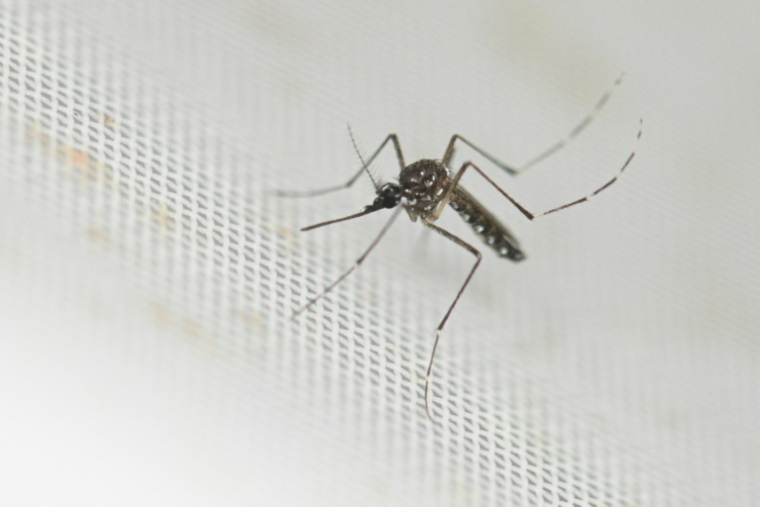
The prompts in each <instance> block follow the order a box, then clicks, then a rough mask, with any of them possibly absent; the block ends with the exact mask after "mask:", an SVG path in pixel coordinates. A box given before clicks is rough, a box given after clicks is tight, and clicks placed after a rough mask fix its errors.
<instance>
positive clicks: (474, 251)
mask: <svg viewBox="0 0 760 507" xmlns="http://www.w3.org/2000/svg"><path fill="white" fill-rule="evenodd" d="M422 223H423V224H424V225H425V226H426V227H429V228H430V229H432V230H434V231H435V232H437V233H438V234H440V235H441V236H443V237H444V238H447V239H449V240H451V241H453V242H454V243H456V244H457V245H459V246H461V247H462V248H465V249H466V250H467V251H469V252H470V253H471V254H473V255H474V256H475V257H476V258H477V260H476V261H475V264H474V265H473V266H472V269H471V270H470V274H468V275H467V279H466V280H465V281H464V283H463V284H462V286H461V287H460V288H459V292H457V296H456V297H455V298H454V301H453V302H452V303H451V306H449V309H448V310H447V311H446V315H444V316H443V319H442V320H441V323H440V324H438V329H437V330H436V332H435V343H433V351H432V352H431V354H430V363H429V364H428V368H427V373H426V374H425V413H427V416H428V419H430V421H431V422H432V423H435V420H434V419H433V415H432V414H431V412H430V401H429V392H430V374H431V373H432V371H433V360H434V359H435V351H436V349H437V348H438V342H439V341H440V339H441V333H442V332H443V326H445V325H446V321H447V320H449V316H450V315H451V312H452V310H454V307H455V306H456V304H457V301H459V298H460V296H461V295H462V293H463V292H464V289H465V287H467V284H468V283H470V279H471V278H472V275H473V274H474V273H475V270H476V269H477V268H478V265H480V260H481V259H482V258H483V255H482V254H481V253H480V252H479V251H478V250H477V249H476V248H475V247H474V246H472V245H470V244H469V243H467V242H465V241H463V240H462V239H460V238H459V237H457V236H454V235H453V234H451V233H450V232H449V231H447V230H446V229H442V228H441V227H438V226H437V225H435V224H433V223H430V222H429V221H428V220H425V219H423V221H422Z"/></svg>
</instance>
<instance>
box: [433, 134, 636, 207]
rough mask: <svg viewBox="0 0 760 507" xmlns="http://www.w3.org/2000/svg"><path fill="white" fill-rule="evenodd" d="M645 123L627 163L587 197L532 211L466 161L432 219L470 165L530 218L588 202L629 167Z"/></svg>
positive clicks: (445, 202)
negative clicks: (541, 210)
mask: <svg viewBox="0 0 760 507" xmlns="http://www.w3.org/2000/svg"><path fill="white" fill-rule="evenodd" d="M643 125H644V123H643V121H642V120H639V132H638V134H637V135H636V145H635V146H634V148H633V151H632V152H631V154H630V155H628V158H627V159H626V160H625V163H623V166H622V167H621V168H620V169H619V170H618V172H617V174H616V175H615V176H614V177H613V178H612V179H610V180H609V181H608V182H607V183H605V184H604V185H602V186H601V187H599V188H597V189H596V190H594V191H593V192H591V193H590V194H588V195H587V196H585V197H581V198H580V199H577V200H575V201H572V202H569V203H567V204H563V205H562V206H557V207H556V208H552V209H550V210H548V211H543V212H541V213H531V212H530V211H528V210H527V209H526V208H525V207H524V206H523V205H522V204H520V203H519V202H517V201H516V200H515V199H514V198H512V197H511V196H510V195H509V194H507V193H506V192H505V191H504V190H503V189H502V188H501V187H500V186H499V185H497V184H496V182H494V181H493V180H492V179H491V178H489V177H488V175H487V174H486V173H484V172H483V171H482V170H481V169H480V168H479V167H478V166H476V165H475V164H473V163H472V162H465V163H464V165H462V168H461V169H459V171H458V172H457V174H456V176H454V179H452V180H451V183H450V184H449V188H448V190H446V193H444V194H443V197H442V198H441V203H440V205H439V207H438V209H437V210H436V211H435V213H433V214H432V216H431V218H430V220H435V219H437V218H438V216H439V215H440V214H441V213H442V212H443V209H444V206H445V205H446V204H447V203H448V201H449V196H450V195H451V192H452V191H453V190H454V187H456V186H457V184H458V183H459V180H460V179H461V178H462V176H463V175H464V172H465V171H466V170H467V169H468V168H470V167H472V168H473V169H475V170H476V171H477V172H478V173H479V174H480V175H481V176H482V177H483V178H485V179H486V181H488V183H490V184H491V185H493V186H494V188H496V190H498V191H499V192H500V193H501V195H503V196H504V197H506V198H507V199H508V200H509V202H511V203H512V204H513V205H514V206H515V207H516V208H517V209H519V210H520V212H521V213H522V214H523V215H525V216H526V217H527V218H528V219H529V220H534V219H536V218H538V217H542V216H544V215H548V214H550V213H554V212H557V211H561V210H563V209H565V208H569V207H570V206H575V205H576V204H580V203H582V202H586V201H588V200H589V199H591V198H592V197H594V196H596V195H598V194H600V193H601V192H602V190H605V189H606V188H608V187H610V186H611V185H612V184H613V183H615V182H616V181H617V180H618V178H619V177H620V175H621V174H623V171H625V169H626V167H628V164H630V163H631V160H633V157H634V156H635V155H636V149H637V148H638V145H639V139H641V132H642V128H643Z"/></svg>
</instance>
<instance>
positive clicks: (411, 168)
mask: <svg viewBox="0 0 760 507" xmlns="http://www.w3.org/2000/svg"><path fill="white" fill-rule="evenodd" d="M448 183H449V172H448V170H446V166H445V165H443V164H442V163H441V162H440V161H438V160H433V159H422V160H418V161H417V162H414V163H413V164H409V165H408V166H406V167H405V168H404V170H403V171H401V175H400V176H399V184H400V185H401V194H402V196H403V197H404V198H405V199H406V205H407V209H409V211H410V213H411V214H412V215H413V216H415V217H417V216H420V217H422V218H425V217H427V215H428V214H430V213H432V212H433V210H434V209H435V207H436V205H437V204H438V203H439V202H440V201H441V199H442V197H443V194H444V192H445V191H446V188H447V186H448Z"/></svg>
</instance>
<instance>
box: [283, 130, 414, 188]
mask: <svg viewBox="0 0 760 507" xmlns="http://www.w3.org/2000/svg"><path fill="white" fill-rule="evenodd" d="M349 132H350V130H349ZM351 141H352V142H353V136H352V138H351ZM388 141H392V142H393V147H394V148H395V149H396V157H397V158H398V163H399V165H400V166H401V169H402V170H403V169H404V167H406V166H405V165H404V155H403V154H402V153H401V145H400V144H399V142H398V137H397V136H396V134H388V137H386V138H385V140H384V141H383V142H382V144H381V145H380V147H379V148H377V149H376V150H375V152H374V153H373V154H372V156H371V157H369V159H368V160H367V162H366V163H364V161H362V167H360V168H359V170H358V171H357V172H356V174H354V175H353V176H351V179H349V180H348V181H347V182H346V183H344V184H342V185H335V186H333V187H327V188H321V189H318V190H307V191H303V192H299V191H289V190H277V191H275V195H277V196H279V197H316V196H318V195H324V194H329V193H330V192H335V191H336V190H343V189H344V188H349V187H351V185H353V184H354V182H356V180H358V179H359V176H361V175H362V172H364V171H367V172H369V169H368V167H369V165H370V164H371V163H372V162H373V161H374V160H375V158H377V156H378V155H380V152H381V151H383V148H385V145H386V144H388ZM354 147H356V145H354ZM357 153H358V150H357ZM359 158H361V155H359ZM373 183H374V182H373Z"/></svg>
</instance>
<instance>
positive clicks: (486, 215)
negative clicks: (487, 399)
mask: <svg viewBox="0 0 760 507" xmlns="http://www.w3.org/2000/svg"><path fill="white" fill-rule="evenodd" d="M623 76H624V75H622V74H621V75H620V77H618V78H617V80H616V81H615V82H614V84H613V85H612V86H611V87H610V88H609V89H608V90H607V91H606V92H605V93H604V95H603V96H602V97H601V98H600V99H599V101H598V102H597V103H596V105H595V106H594V108H593V109H592V110H591V111H590V112H589V113H588V114H587V115H586V116H585V117H584V118H583V120H582V121H581V122H580V123H579V124H578V125H577V126H575V128H573V129H572V130H571V131H570V133H569V134H568V135H567V136H565V138H564V139H562V140H560V141H558V142H557V143H555V144H554V145H552V146H551V147H549V148H548V149H546V150H544V151H543V152H541V153H540V154H539V155H538V156H536V157H534V158H533V159H531V160H530V161H529V162H527V163H526V164H525V165H523V166H522V167H520V168H516V167H513V166H510V165H507V164H505V163H504V162H502V161H501V160H499V159H497V158H496V157H494V156H493V155H491V154H490V153H488V152H486V151H485V150H483V149H482V148H480V147H478V146H477V145H475V144H474V143H471V142H470V141H468V140H467V139H465V138H464V137H462V136H461V135H460V134H454V135H453V136H452V137H451V140H450V141H449V144H448V146H447V148H446V151H445V152H444V154H443V158H442V159H441V160H436V159H421V160H418V161H416V162H414V163H412V164H409V165H406V163H405V162H404V155H403V153H402V151H401V145H400V143H399V140H398V137H397V136H396V134H388V136H387V137H386V138H385V140H384V141H383V142H382V143H381V144H380V146H379V147H378V148H377V149H376V150H375V152H374V153H373V154H372V156H370V158H369V159H368V160H367V161H365V160H364V158H363V157H362V155H361V153H360V151H359V149H358V148H357V146H356V142H355V140H354V136H353V133H352V132H351V128H350V127H349V129H348V130H349V135H350V137H351V143H352V144H353V146H354V150H355V151H356V153H357V154H358V155H359V159H360V160H361V163H362V166H361V168H360V169H359V171H358V172H357V173H356V174H354V175H353V176H352V177H351V179H349V180H348V181H347V182H346V183H344V184H342V185H338V186H333V187H329V188H323V189H320V190H313V191H307V192H283V191H280V192H277V194H278V195H280V196H283V197H314V196H318V195H324V194H327V193H330V192H334V191H337V190H342V189H345V188H349V187H351V185H353V184H354V182H356V180H358V179H359V177H360V176H361V175H362V174H363V173H366V174H367V175H368V176H369V178H370V180H371V181H372V184H373V185H374V186H375V194H376V195H375V199H374V200H373V201H372V204H369V205H367V206H365V207H364V208H362V210H361V211H359V212H358V213H354V214H353V215H348V216H345V217H342V218H337V219H334V220H328V221H326V222H320V223H318V224H314V225H310V226H308V227H304V228H302V229H301V231H303V232H306V231H311V230H314V229H318V228H320V227H324V226H326V225H331V224H336V223H339V222H345V221H348V220H353V219H355V218H359V217H362V216H364V215H369V214H370V213H374V212H376V211H380V210H384V209H393V210H394V212H393V213H392V214H391V216H390V218H389V219H388V221H387V222H386V223H385V225H384V226H383V228H382V229H381V230H380V233H379V234H378V235H377V236H376V237H375V239H374V240H373V241H372V243H371V244H370V245H369V247H368V248H367V249H366V250H365V251H364V253H363V254H362V255H361V256H360V257H359V258H358V259H356V261H355V262H354V264H353V265H352V266H351V267H350V268H349V269H347V270H346V271H345V272H344V273H343V274H342V275H340V276H339V277H338V279H337V280H335V281H334V282H333V283H332V284H330V285H329V286H327V287H326V288H325V289H324V290H323V291H322V292H320V293H319V294H317V295H316V296H315V297H313V298H312V299H310V300H309V301H308V302H307V303H306V304H305V305H303V306H302V307H300V308H299V309H298V310H296V311H295V312H294V313H293V318H296V317H297V316H298V315H300V314H301V313H303V312H304V311H305V310H307V309H308V308H310V307H311V306H313V305H314V304H315V303H317V302H318V301H319V300H320V299H322V298H323V297H324V296H325V295H327V294H328V293H329V292H330V291H331V290H332V289H334V288H335V287H336V286H337V285H338V284H340V283H341V282H342V281H343V280H345V279H346V277H348V275H350V274H351V273H352V272H354V271H355V270H356V269H357V268H358V267H359V266H361V264H362V263H363V262H364V260H365V259H366V258H367V256H368V255H369V254H370V252H371V251H372V250H373V249H374V248H375V246H377V244H378V243H379V242H380V240H381V239H382V238H383V236H384V235H385V233H386V232H388V229H390V227H391V225H392V224H393V222H394V221H395V220H396V218H397V217H398V215H399V214H400V212H401V210H405V211H406V213H407V215H409V218H410V219H411V220H412V222H416V221H417V220H419V221H420V222H422V225H424V226H425V227H427V228H429V229H432V230H433V231H435V232H436V233H438V234H440V235H441V236H443V237H444V238H446V239H448V240H450V241H452V242H454V243H456V244H457V245H459V246H461V247H462V248H464V249H465V250H467V251H468V252H470V253H471V254H472V255H473V256H475V263H474V264H473V266H472V268H471V269H470V272H469V273H468V275H467V278H466V279H465V281H464V283H463V284H462V286H461V287H460V288H459V291H458V292H457V294H456V296H455V297H454V301H452V303H451V305H450V306H449V308H448V310H446V314H445V315H444V316H443V319H441V322H440V323H439V324H438V328H437V329H436V334H435V342H434V343H433V349H432V351H431V353H430V360H429V362H428V367H427V371H426V374H425V394H424V399H425V413H426V414H427V417H428V419H430V421H431V422H432V423H435V419H434V418H433V414H432V412H431V410H430V384H431V382H430V379H431V374H432V371H433V361H434V359H435V353H436V350H437V348H438V343H439V341H440V339H441V334H442V333H443V329H444V326H445V325H446V322H447V321H448V320H449V317H450V316H451V313H452V311H453V310H454V307H455V306H456V304H457V302H459V298H460V297H461V296H462V293H463V292H464V290H465V288H466V287H467V285H468V284H469V283H470V280H471V279H472V276H473V274H474V273H475V270H476V269H477V268H478V266H479V265H480V261H481V259H482V254H481V253H480V251H479V250H478V249H477V248H475V247H474V246H472V245H471V244H469V243H467V242H466V241H464V240H463V239H461V238H460V237H458V236H456V235H454V234H452V233H451V232H449V231H447V230H446V229H443V228H442V227H439V226H438V225H436V224H435V223H434V222H435V221H436V220H437V219H438V217H440V216H441V213H443V210H444V209H445V208H446V206H449V207H451V208H452V209H453V210H454V211H456V212H457V213H458V214H459V216H460V217H462V219H464V221H465V222H467V223H468V224H470V226H471V227H472V229H473V230H474V231H475V233H476V234H477V235H478V236H480V238H481V239H482V240H483V241H484V242H485V244H486V245H487V246H488V247H489V248H491V249H492V250H493V251H495V252H496V254H497V255H498V256H499V257H502V258H506V259H509V260H511V261H513V262H519V261H522V260H523V259H525V254H524V253H523V251H522V249H521V248H520V244H519V243H518V241H517V239H516V238H515V236H514V235H513V234H512V233H511V232H510V231H509V229H507V228H506V227H505V226H504V225H502V223H501V222H500V221H499V220H498V219H497V218H496V217H495V216H494V215H493V214H492V213H491V212H490V211H489V210H488V209H486V207H485V206H483V205H482V204H481V203H480V202H479V201H477V200H476V199H475V197H473V196H472V195H471V194H470V193H469V192H467V191H466V190H465V189H464V188H463V187H462V186H461V185H459V180H460V179H462V176H464V174H465V172H466V171H467V170H468V169H472V170H474V171H475V172H477V173H478V174H479V175H480V176H482V177H483V178H484V179H485V180H486V181H488V183H490V184H491V185H492V186H493V187H494V188H495V189H496V190H498V191H499V193H501V195H503V196H504V197H505V198H506V199H507V200H508V201H509V202H510V203H512V205H514V206H515V207H516V208H517V209H518V210H519V211H520V213H522V214H523V215H524V216H525V217H526V218H527V219H529V220H535V219H536V218H539V217H543V216H546V215H549V214H551V213H556V212H558V211H562V210H564V209H567V208H569V207H571V206H575V205H576V204H580V203H582V202H586V201H588V200H590V199H591V198H593V197H595V196H597V195H599V194H600V193H601V192H602V191H604V190H606V189H607V188H609V187H610V186H611V185H612V184H613V183H615V182H616V181H617V180H618V178H619V177H620V175H622V173H623V171H625V169H626V168H627V167H628V165H629V164H630V163H631V161H632V160H633V157H634V156H635V155H636V149H637V148H638V143H639V139H640V138H641V133H642V128H643V121H642V120H639V127H638V134H637V135H636V144H635V145H634V148H633V151H631V153H630V155H628V158H626V160H625V162H624V163H623V165H622V166H621V167H620V169H618V171H617V173H616V174H615V176H614V177H613V178H612V179H610V180H609V181H607V182H606V183H605V184H604V185H602V186H600V187H599V188H597V189H596V190H594V191H593V192H591V193H590V194H588V195H586V196H584V197H581V198H580V199H576V200H574V201H572V202H568V203H566V204H563V205H561V206H557V207H555V208H552V209H550V210H548V211H542V212H540V213H535V212H532V211H529V210H528V209H527V208H526V207H525V206H523V205H522V204H520V203H519V202H518V201H517V200H515V199H514V198H513V197H512V196H511V195H509V194H508V193H507V192H505V191H504V190H503V189H502V188H501V187H500V186H499V185H497V184H496V183H495V182H494V181H493V180H492V179H491V178H490V177H489V176H488V175H487V174H486V173H485V172H483V171H482V170H481V169H480V168H479V167H478V166H476V165H475V164H474V163H472V162H465V163H464V164H462V166H461V167H460V168H459V170H458V171H457V172H456V173H452V171H451V170H450V169H449V163H450V162H451V159H452V157H453V155H454V146H455V144H456V143H457V141H459V142H461V143H464V144H465V145H467V146H469V147H470V148H472V149H473V150H475V152H477V153H479V154H480V155H482V156H483V157H484V158H486V159H487V160H489V161H490V162H492V163H493V164H494V165H496V166H497V167H499V168H501V169H502V170H504V171H506V172H507V173H508V174H510V175H513V176H516V175H518V174H520V173H521V172H523V171H525V170H526V169H528V168H530V167H531V166H533V165H536V164H538V163H539V162H541V161H543V160H544V159H546V158H547V157H549V156H550V155H553V154H554V153H556V152H557V151H559V150H561V149H562V148H563V147H564V146H565V145H566V144H567V143H568V142H570V141H571V140H572V139H573V138H575V137H576V136H578V135H579V134H580V133H581V132H582V131H583V130H584V129H585V128H586V127H587V126H588V125H589V124H590V123H591V121H592V120H593V119H594V117H595V116H596V115H597V114H598V113H599V112H600V111H601V110H602V108H603V107H604V105H605V104H606V103H607V101H608V100H609V98H610V96H611V95H612V93H613V91H614V90H615V88H616V87H617V86H618V85H619V84H620V83H621V81H622V79H623ZM388 143H392V145H393V148H394V149H395V151H396V157H397V158H398V164H399V167H400V173H399V176H398V182H397V183H385V184H381V183H380V182H378V181H377V180H376V179H375V177H374V176H373V175H372V173H371V172H370V170H369V165H370V164H371V163H372V162H373V161H374V160H375V159H376V158H377V156H378V155H379V154H380V153H381V152H382V151H383V149H384V148H385V147H386V146H387V145H388Z"/></svg>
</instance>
